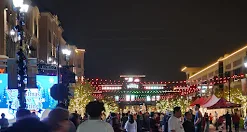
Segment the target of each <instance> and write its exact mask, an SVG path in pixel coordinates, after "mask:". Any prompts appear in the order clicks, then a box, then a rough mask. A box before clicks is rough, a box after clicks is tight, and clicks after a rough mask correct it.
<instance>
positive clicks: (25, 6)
mask: <svg viewBox="0 0 247 132" xmlns="http://www.w3.org/2000/svg"><path fill="white" fill-rule="evenodd" d="M28 8H29V5H27V4H23V5H21V9H20V12H24V13H26V12H27V11H28Z"/></svg>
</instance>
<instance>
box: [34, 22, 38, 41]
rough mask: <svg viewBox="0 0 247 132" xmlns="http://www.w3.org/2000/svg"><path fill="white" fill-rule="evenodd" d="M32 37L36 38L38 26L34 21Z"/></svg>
mask: <svg viewBox="0 0 247 132" xmlns="http://www.w3.org/2000/svg"><path fill="white" fill-rule="evenodd" d="M34 35H35V37H36V38H38V24H37V21H36V20H34Z"/></svg>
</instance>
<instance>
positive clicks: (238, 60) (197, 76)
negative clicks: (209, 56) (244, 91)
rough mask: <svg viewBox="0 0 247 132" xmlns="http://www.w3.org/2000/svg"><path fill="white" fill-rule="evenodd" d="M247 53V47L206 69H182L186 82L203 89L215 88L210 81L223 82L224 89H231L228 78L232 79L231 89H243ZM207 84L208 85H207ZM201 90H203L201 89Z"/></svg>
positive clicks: (224, 57)
mask: <svg viewBox="0 0 247 132" xmlns="http://www.w3.org/2000/svg"><path fill="white" fill-rule="evenodd" d="M246 53H247V46H244V47H242V48H240V49H238V50H236V51H234V52H233V53H230V54H226V55H224V56H223V57H220V58H219V59H218V60H216V61H215V62H213V63H212V64H209V65H208V66H206V67H204V68H198V67H184V68H182V69H181V71H182V72H185V73H186V77H187V78H186V80H187V83H189V84H199V85H200V86H201V87H205V88H204V89H207V88H213V87H212V85H213V84H212V83H211V84H209V80H212V79H213V80H214V82H215V81H217V80H222V82H221V83H222V84H224V85H223V87H229V86H228V85H229V84H228V83H226V82H229V80H227V78H229V77H231V78H232V79H230V87H231V88H235V87H240V88H241V87H242V86H241V79H239V78H243V77H244V75H245V74H246V66H247V65H245V64H247V63H246V62H247V60H246ZM205 82H207V83H205ZM201 90H203V89H202V88H201Z"/></svg>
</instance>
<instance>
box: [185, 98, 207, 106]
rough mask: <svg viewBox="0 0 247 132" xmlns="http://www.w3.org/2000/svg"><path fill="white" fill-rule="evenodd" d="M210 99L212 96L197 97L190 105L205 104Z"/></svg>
mask: <svg viewBox="0 0 247 132" xmlns="http://www.w3.org/2000/svg"><path fill="white" fill-rule="evenodd" d="M209 99H210V98H207V97H201V98H197V99H196V100H195V101H194V102H192V103H191V104H190V106H194V105H196V104H199V105H203V104H205V103H207V102H208V100H209Z"/></svg>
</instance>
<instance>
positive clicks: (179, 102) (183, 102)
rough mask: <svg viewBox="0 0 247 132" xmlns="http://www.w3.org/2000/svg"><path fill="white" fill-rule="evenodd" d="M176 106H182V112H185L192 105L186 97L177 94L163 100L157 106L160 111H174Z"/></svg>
mask: <svg viewBox="0 0 247 132" xmlns="http://www.w3.org/2000/svg"><path fill="white" fill-rule="evenodd" d="M176 106H179V107H181V111H182V113H185V112H186V110H187V109H188V108H189V106H190V101H189V100H187V99H186V98H184V97H180V96H177V97H176V98H173V99H166V100H161V101H159V102H158V103H157V104H156V108H157V110H159V111H160V112H166V110H168V111H172V110H173V108H174V107H176Z"/></svg>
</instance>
